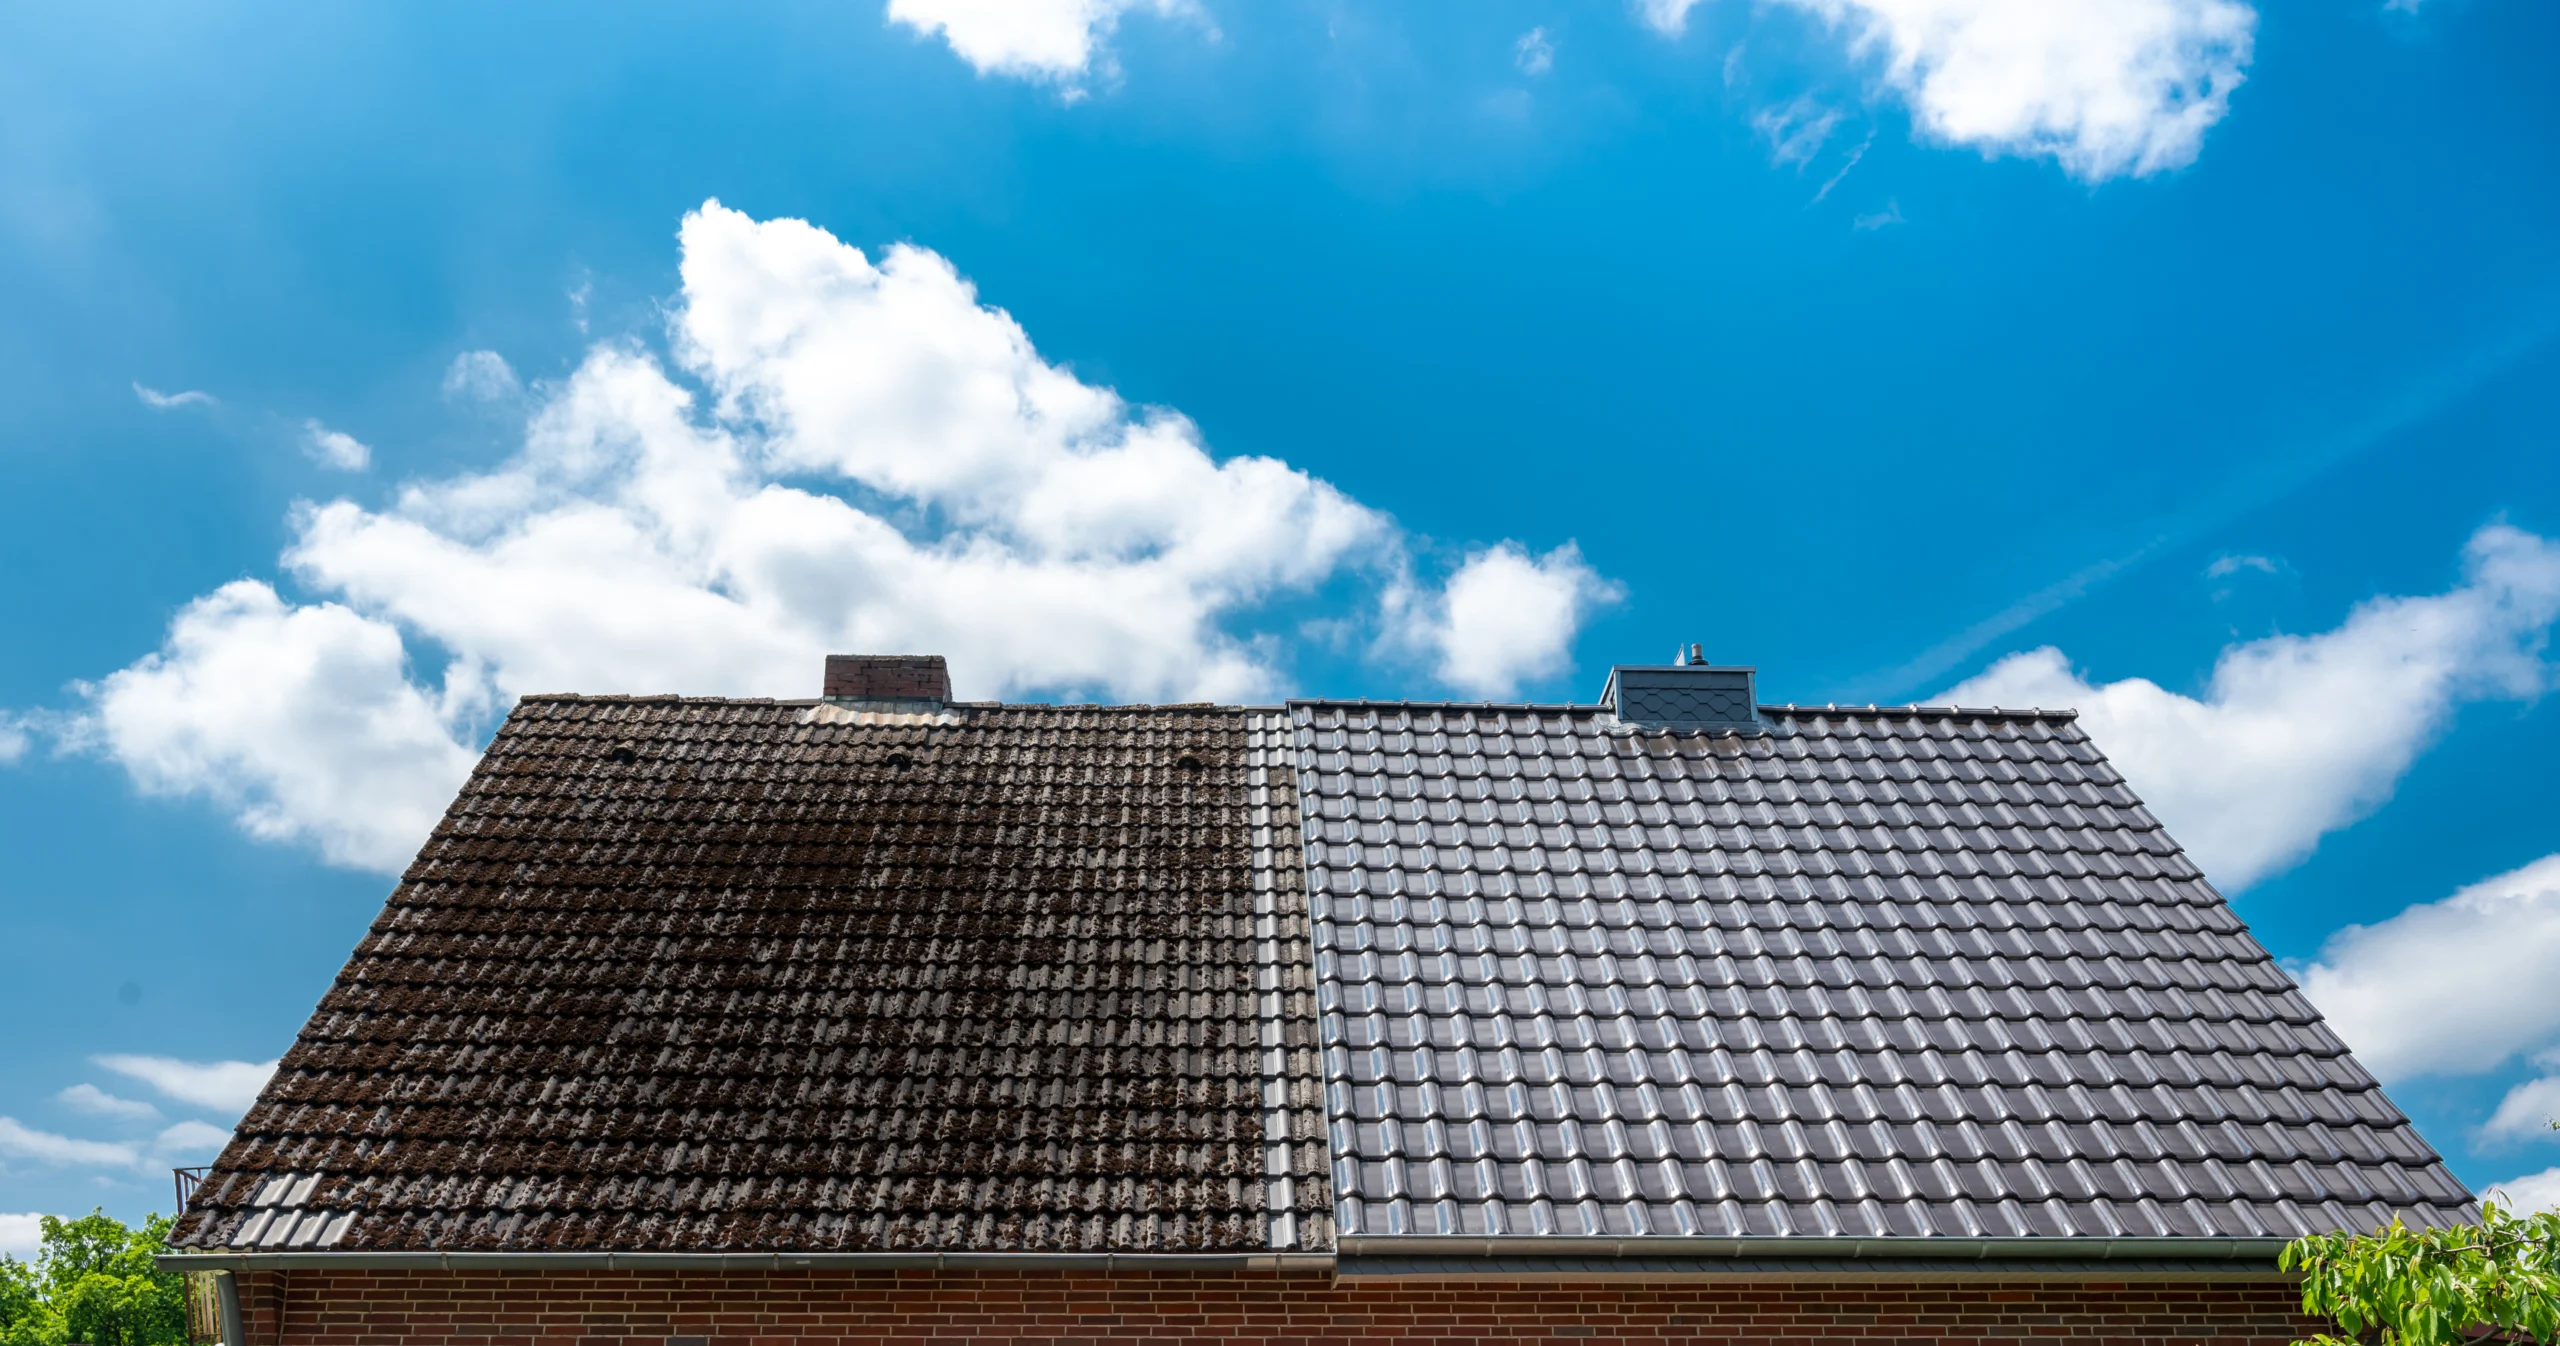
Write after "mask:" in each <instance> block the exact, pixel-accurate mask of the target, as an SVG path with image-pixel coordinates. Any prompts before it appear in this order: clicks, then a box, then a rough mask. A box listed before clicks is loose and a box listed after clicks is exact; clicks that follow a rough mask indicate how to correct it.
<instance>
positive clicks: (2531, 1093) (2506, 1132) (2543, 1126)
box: [2480, 972, 2560, 1140]
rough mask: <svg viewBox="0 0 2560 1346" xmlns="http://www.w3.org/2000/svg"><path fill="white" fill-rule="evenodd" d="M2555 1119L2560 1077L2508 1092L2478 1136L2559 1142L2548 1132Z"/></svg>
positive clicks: (2528, 1082)
mask: <svg viewBox="0 0 2560 1346" xmlns="http://www.w3.org/2000/svg"><path fill="white" fill-rule="evenodd" d="M2544 975H2546V976H2547V975H2549V974H2548V973H2547V972H2546V973H2545V974H2544ZM2555 1119H2560V1075H2550V1076H2544V1077H2543V1078H2541V1079H2538V1080H2526V1081H2525V1082H2524V1083H2522V1084H2519V1085H2517V1086H2516V1087H2514V1088H2513V1089H2509V1090H2508V1091H2507V1096H2506V1097H2505V1098H2502V1099H2500V1100H2498V1110H2497V1111H2496V1112H2493V1113H2491V1114H2489V1120H2488V1121H2486V1122H2484V1123H2482V1124H2481V1127H2480V1134H2481V1135H2482V1136H2483V1137H2484V1138H2487V1139H2492V1140H2560V1132H2554V1131H2553V1130H2552V1129H2551V1123H2552V1122H2553V1121H2554V1120H2555Z"/></svg>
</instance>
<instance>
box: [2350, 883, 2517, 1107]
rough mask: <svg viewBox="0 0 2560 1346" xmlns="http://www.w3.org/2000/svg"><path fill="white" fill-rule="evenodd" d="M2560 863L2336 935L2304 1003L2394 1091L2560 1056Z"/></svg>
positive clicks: (2459, 893) (2351, 928) (2485, 885)
mask: <svg viewBox="0 0 2560 1346" xmlns="http://www.w3.org/2000/svg"><path fill="white" fill-rule="evenodd" d="M2555 967H2560V855H2549V856H2545V857H2543V858H2542V859H2540V860H2536V861H2534V862H2533V863H2532V864H2529V865H2526V866H2525V867H2524V868H2522V869H2517V870H2512V871H2509V872H2508V873H2505V874H2500V875H2498V876H2496V877H2494V878H2488V879H2483V880H2481V881H2480V882H2478V883H2475V884H2473V885H2471V886H2470V887H2468V888H2464V889H2462V890H2461V891H2460V892H2457V893H2455V894H2454V895H2453V896H2451V897H2448V898H2445V899H2444V900H2442V901H2439V902H2429V903H2424V904H2421V905H2419V906H2414V907H2411V908H2409V909H2408V910H2406V911H2404V912H2401V913H2400V914H2399V915H2397V916H2394V917H2392V918H2391V919H2389V920H2387V921H2381V922H2377V923H2375V924H2373V925H2351V926H2348V927H2347V928H2345V929H2343V930H2340V931H2339V932H2337V933H2336V934H2334V935H2331V936H2330V937H2329V939H2328V942H2327V943H2325V944H2324V945H2322V946H2321V949H2320V956H2319V958H2318V960H2316V961H2315V962H2313V963H2312V964H2311V965H2310V966H2309V967H2307V968H2305V969H2303V973H2302V978H2301V980H2302V990H2303V994H2305V995H2308V996H2309V997H2311V1003H2313V1004H2315V1005H2318V1006H2319V1007H2320V1010H2321V1012H2322V1013H2323V1014H2326V1015H2328V1016H2329V1021H2330V1023H2331V1025H2332V1026H2333V1027H2335V1028H2336V1029H2337V1031H2338V1035H2339V1036H2340V1037H2342V1038H2344V1039H2346V1042H2347V1045H2348V1046H2350V1047H2352V1048H2354V1049H2355V1053H2356V1057H2357V1059H2358V1060H2361V1061H2363V1062H2364V1064H2365V1067H2366V1068H2367V1069H2369V1070H2371V1071H2372V1072H2373V1073H2374V1074H2375V1075H2377V1076H2380V1077H2381V1078H2382V1079H2384V1080H2386V1081H2392V1080H2400V1079H2406V1078H2409V1077H2412V1076H2419V1075H2469V1074H2476V1073H2478V1072H2480V1071H2484V1070H2489V1069H2492V1068H2494V1067H2496V1066H2497V1065H2499V1064H2500V1063H2502V1062H2505V1061H2507V1060H2509V1059H2510V1058H2513V1057H2515V1056H2518V1055H2522V1054H2526V1053H2530V1052H2535V1051H2538V1050H2542V1049H2545V1048H2549V1047H2552V1046H2555V1045H2560V977H2554V976H2552V975H2551V970H2552V969H2553V968H2555Z"/></svg>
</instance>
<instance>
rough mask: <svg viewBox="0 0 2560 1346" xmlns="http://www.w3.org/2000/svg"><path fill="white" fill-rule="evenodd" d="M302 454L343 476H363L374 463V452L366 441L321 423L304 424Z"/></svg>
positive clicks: (305, 422) (307, 422)
mask: <svg viewBox="0 0 2560 1346" xmlns="http://www.w3.org/2000/svg"><path fill="white" fill-rule="evenodd" d="M302 451H303V452H304V453H305V454H307V455H309V456H310V458H311V461H313V462H315V463H318V464H320V465H321V466H322V467H334V468H337V469H338V470H340V471H342V472H362V471H364V470H365V468H366V467H367V466H368V465H370V464H371V463H372V462H373V450H372V449H371V448H369V447H367V446H366V444H365V442H364V441H363V440H360V439H358V438H356V437H355V436H353V435H351V434H348V433H347V432H345V431H343V430H332V429H330V428H329V427H327V426H325V425H322V424H321V423H320V422H318V421H304V422H303V423H302Z"/></svg>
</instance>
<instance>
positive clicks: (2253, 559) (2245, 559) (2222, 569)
mask: <svg viewBox="0 0 2560 1346" xmlns="http://www.w3.org/2000/svg"><path fill="white" fill-rule="evenodd" d="M2281 569H2282V567H2280V566H2278V565H2277V564H2276V562H2275V558H2274V557H2271V556H2243V555H2233V556H2217V557H2215V558H2213V564H2212V565H2209V566H2206V567H2205V568H2204V573H2205V578H2207V579H2217V580H2218V579H2223V578H2225V577H2227V576H2231V575H2237V574H2239V573H2240V572H2241V571H2243V570H2254V571H2257V572H2258V573H2259V574H2261V575H2273V574H2276V573H2278V571H2279V570H2281Z"/></svg>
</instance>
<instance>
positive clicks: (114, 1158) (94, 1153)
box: [0, 1117, 142, 1168]
mask: <svg viewBox="0 0 2560 1346" xmlns="http://www.w3.org/2000/svg"><path fill="white" fill-rule="evenodd" d="M0 1155H9V1156H13V1157H15V1158H19V1159H33V1160H35V1161H37V1162H39V1163H45V1164H57V1165H61V1164H74V1165H79V1166H82V1167H89V1168H134V1167H138V1166H139V1165H140V1164H141V1163H142V1151H140V1150H139V1149H136V1148H135V1147H133V1146H131V1145H126V1144H122V1143H120V1142H116V1141H104V1140H78V1139H74V1138H73V1137H70V1136H57V1135H55V1134H54V1133H52V1132H50V1131H38V1130H36V1129H35V1128H34V1127H31V1126H26V1125H23V1124H21V1123H20V1122H19V1121H18V1119H17V1118H15V1117H0Z"/></svg>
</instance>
